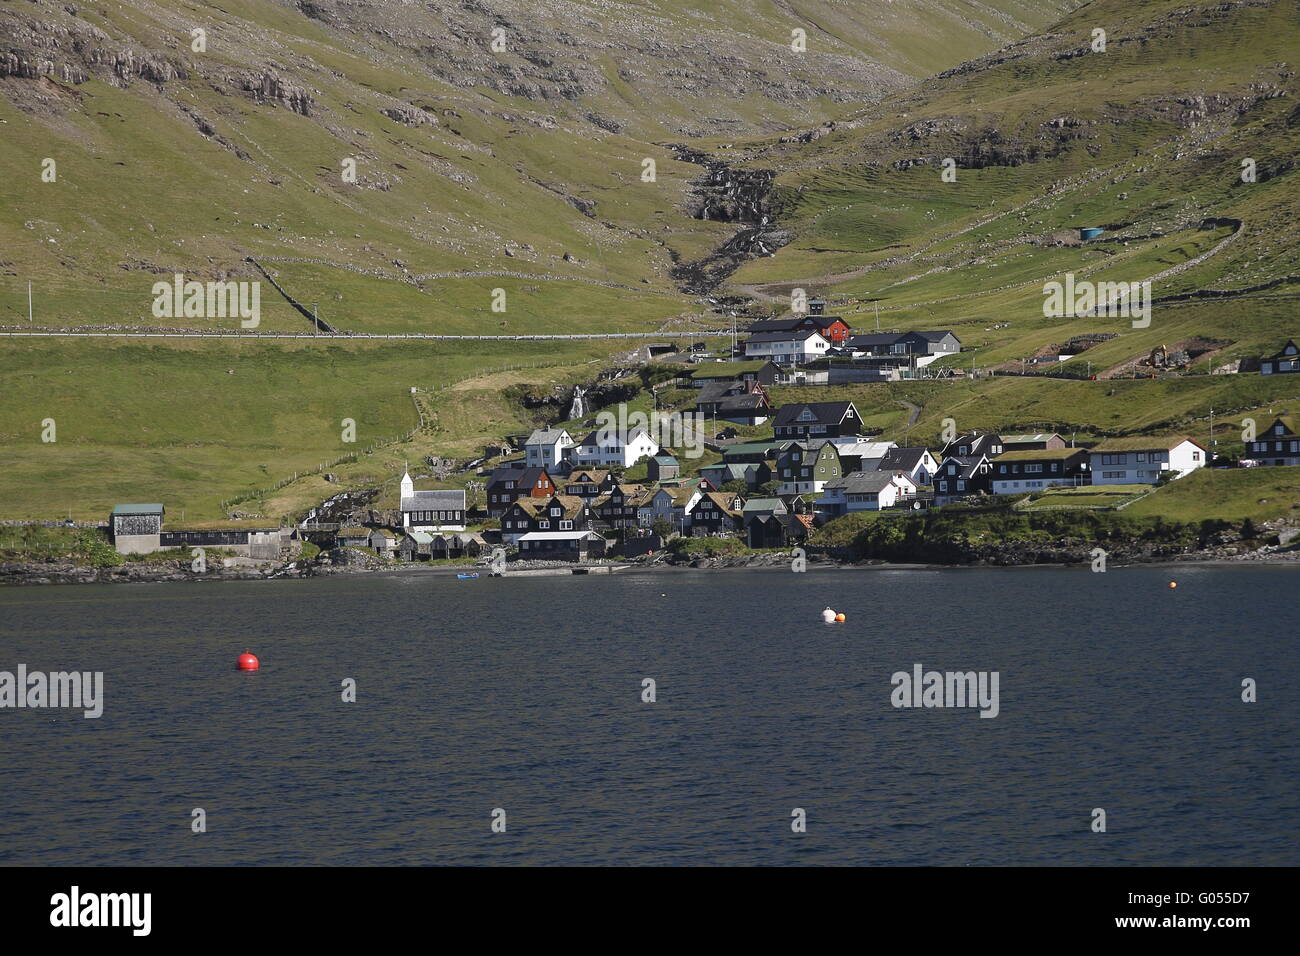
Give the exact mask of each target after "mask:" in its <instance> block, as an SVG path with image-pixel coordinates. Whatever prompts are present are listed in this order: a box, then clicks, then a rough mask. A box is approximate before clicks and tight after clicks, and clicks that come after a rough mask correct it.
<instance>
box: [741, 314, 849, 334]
mask: <svg viewBox="0 0 1300 956" xmlns="http://www.w3.org/2000/svg"><path fill="white" fill-rule="evenodd" d="M841 321H843V320H842V319H841V318H840V317H839V316H838V315H792V316H787V317H786V318H784V319H759V320H758V321H757V322H752V323H750V325H749V326H748V328H747V331H749V332H788V331H790V330H791V329H796V328H798V327H799V326H800V325H803V326H805V327H806V326H807V325H808V323H812V325H813V326H814V327H815V328H818V329H827V328H830V327H831V326H832V325H834V324H835V323H836V322H841ZM845 324H846V325H847V324H848V323H847V322H846V323H845Z"/></svg>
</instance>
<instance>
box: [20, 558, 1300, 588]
mask: <svg viewBox="0 0 1300 956" xmlns="http://www.w3.org/2000/svg"><path fill="white" fill-rule="evenodd" d="M791 557H792V556H791V554H790V553H789V552H766V553H763V554H758V555H735V556H729V557H716V558H701V559H696V560H693V561H670V560H664V559H660V560H650V561H645V560H638V559H633V560H629V561H620V562H591V563H586V564H572V563H569V562H528V563H519V564H518V565H517V566H515V567H507V568H506V571H505V574H504V575H503V576H504V577H507V578H510V577H570V576H572V577H590V576H603V575H613V574H619V575H624V574H644V573H654V574H664V573H689V572H700V571H704V572H725V571H730V572H737V571H750V570H778V569H788V567H789V564H790V560H791ZM1090 566H1091V562H1090V561H1088V560H1086V559H1085V560H1081V561H1024V562H991V561H973V562H961V563H937V562H901V561H886V560H883V559H872V558H868V559H862V560H858V561H848V560H840V559H835V558H828V557H825V556H809V557H808V563H807V569H806V570H807V571H809V572H811V571H872V570H878V571H963V570H1007V571H1012V570H1034V569H1039V570H1041V569H1053V568H1058V569H1074V570H1085V569H1089V568H1090ZM1247 566H1260V567H1270V568H1276V567H1296V568H1300V551H1297V550H1287V551H1278V552H1271V553H1266V554H1259V553H1257V552H1247V553H1246V554H1244V555H1223V554H1216V553H1215V552H1213V551H1206V552H1197V553H1193V554H1174V555H1167V556H1165V555H1160V556H1151V557H1148V558H1146V559H1139V560H1132V559H1129V560H1113V561H1112V562H1110V564H1109V567H1108V568H1107V570H1108V571H1110V570H1124V569H1131V568H1143V567H1208V568H1229V567H1247ZM475 572H476V573H477V574H478V576H479V578H481V579H487V578H491V577H492V574H491V573H490V569H489V568H488V567H487V566H482V565H468V564H464V565H450V566H440V567H429V566H427V565H421V564H406V565H388V564H384V565H375V564H365V565H363V564H351V563H345V564H334V565H323V566H322V565H312V566H309V567H306V568H299V567H297V564H296V563H291V564H289V565H284V564H277V565H268V566H267V567H265V568H258V567H246V566H245V567H237V568H214V569H212V570H209V571H206V572H204V573H202V574H199V573H195V572H193V571H191V570H189V567H188V563H187V562H182V561H175V562H165V563H158V562H140V563H138V564H129V563H128V564H122V565H115V566H111V567H102V568H100V567H92V566H89V565H77V564H72V563H70V562H5V563H0V588H5V587H13V588H18V587H39V586H42V585H77V584H186V583H188V584H205V583H222V582H226V581H283V580H289V581H292V580H306V579H311V578H333V577H348V578H353V577H359V576H363V575H430V576H435V577H454V576H455V575H458V574H467V573H475Z"/></svg>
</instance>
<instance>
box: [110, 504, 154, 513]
mask: <svg viewBox="0 0 1300 956" xmlns="http://www.w3.org/2000/svg"><path fill="white" fill-rule="evenodd" d="M162 513H163V506H162V505H159V504H152V505H113V514H115V515H160V514H162Z"/></svg>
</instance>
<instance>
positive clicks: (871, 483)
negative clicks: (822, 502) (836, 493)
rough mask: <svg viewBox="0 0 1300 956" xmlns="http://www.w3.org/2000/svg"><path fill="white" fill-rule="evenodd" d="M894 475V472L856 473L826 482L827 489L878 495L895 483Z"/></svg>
mask: <svg viewBox="0 0 1300 956" xmlns="http://www.w3.org/2000/svg"><path fill="white" fill-rule="evenodd" d="M894 475H895V472H892V471H855V472H853V473H852V474H849V475H845V476H844V477H843V478H836V479H835V480H834V481H828V482H826V487H827V488H843V489H844V491H845V493H846V494H851V495H861V494H878V493H880V492H882V491H884V490H885V489H886V488H888V487H889V486H890V484H892V483H893V481H894Z"/></svg>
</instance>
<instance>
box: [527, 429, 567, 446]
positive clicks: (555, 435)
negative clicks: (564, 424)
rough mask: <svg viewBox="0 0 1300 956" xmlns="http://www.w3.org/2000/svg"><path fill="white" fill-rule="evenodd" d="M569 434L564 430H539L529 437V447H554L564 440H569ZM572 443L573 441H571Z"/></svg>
mask: <svg viewBox="0 0 1300 956" xmlns="http://www.w3.org/2000/svg"><path fill="white" fill-rule="evenodd" d="M568 437H569V433H568V432H566V431H565V430H564V429H563V428H539V429H537V430H536V431H535V432H533V433H532V434H531V435H529V436H528V441H527V442H525V444H527V445H554V444H555V443H556V442H557V441H559V440H560V439H562V438H568ZM569 440H570V441H572V440H573V439H571V438H570V439H569Z"/></svg>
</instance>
